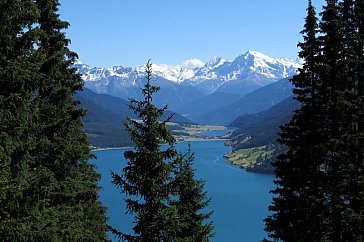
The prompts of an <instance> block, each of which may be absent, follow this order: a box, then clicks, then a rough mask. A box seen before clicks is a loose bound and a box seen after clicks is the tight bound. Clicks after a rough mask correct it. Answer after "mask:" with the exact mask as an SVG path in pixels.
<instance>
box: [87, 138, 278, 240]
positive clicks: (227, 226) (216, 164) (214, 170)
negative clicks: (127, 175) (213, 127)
mask: <svg viewBox="0 0 364 242" xmlns="http://www.w3.org/2000/svg"><path fill="white" fill-rule="evenodd" d="M190 143H191V146H192V150H193V151H195V162H194V163H195V169H196V170H197V171H196V175H197V177H198V178H203V179H205V180H206V185H205V189H206V191H207V192H208V195H209V196H210V197H211V198H212V201H211V204H210V206H209V209H210V210H213V211H214V214H213V216H212V220H213V221H214V226H215V233H216V234H215V237H214V239H212V241H219V242H225V241H226V242H235V241H236V242H240V241H241V242H245V241H246V242H255V241H260V240H261V239H262V238H264V237H265V235H266V233H265V232H264V230H263V228H264V222H263V219H264V218H265V217H266V215H267V214H268V209H267V208H268V205H269V203H270V202H271V199H272V195H271V194H269V190H271V189H272V188H273V176H271V175H262V174H255V173H249V172H246V171H244V170H242V169H240V168H237V167H234V166H231V165H230V164H228V163H226V162H225V161H224V158H223V155H224V154H225V153H228V152H229V151H230V150H231V148H230V147H228V146H225V145H224V143H223V141H194V142H190ZM187 144H188V143H187V142H182V143H179V144H177V148H178V149H179V150H186V149H187ZM124 150H125V149H120V150H106V151H94V154H96V156H97V157H98V159H97V160H96V161H94V162H95V164H96V165H97V167H98V171H99V172H100V173H101V174H102V179H101V181H100V185H101V186H102V187H103V191H102V192H101V194H100V196H101V198H100V199H101V201H102V202H103V204H104V205H105V206H107V207H108V208H109V210H108V216H109V217H110V220H109V224H110V225H112V226H113V227H115V228H117V229H119V230H121V231H123V232H130V231H131V227H132V217H131V216H130V215H125V203H124V201H123V195H121V194H120V190H118V189H116V188H115V186H114V185H113V184H112V183H111V175H110V171H114V172H119V173H121V170H122V167H124V166H125V164H126V161H125V159H124V156H123V152H124Z"/></svg>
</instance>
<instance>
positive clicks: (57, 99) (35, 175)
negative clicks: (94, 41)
mask: <svg viewBox="0 0 364 242" xmlns="http://www.w3.org/2000/svg"><path fill="white" fill-rule="evenodd" d="M58 5H59V3H58V1H57V0H0V9H1V11H0V20H1V26H0V118H1V121H0V182H1V186H0V202H1V206H0V241H103V240H104V239H105V238H106V230H107V227H106V216H105V208H104V207H103V206H102V205H101V204H100V202H99V201H98V190H99V187H98V185H97V181H98V179H99V175H98V174H97V173H96V171H95V167H94V166H93V165H90V164H89V163H88V162H87V160H88V159H89V158H90V157H91V154H90V147H89V143H88V141H87V139H86V135H85V133H84V131H83V129H82V122H81V117H82V116H83V115H84V113H85V111H84V110H81V109H79V108H78V107H77V105H78V102H76V101H75V100H74V99H73V95H74V93H75V92H76V91H80V90H81V88H82V86H83V82H82V80H81V78H80V75H79V74H76V70H75V69H74V68H72V67H71V66H72V64H73V63H74V62H75V59H76V58H77V55H76V54H75V53H73V52H72V51H70V50H69V49H68V44H69V40H68V39H66V37H65V34H64V33H63V32H62V31H63V30H64V29H65V28H67V26H68V23H67V22H63V21H61V20H60V19H59V15H58V13H57V11H58Z"/></svg>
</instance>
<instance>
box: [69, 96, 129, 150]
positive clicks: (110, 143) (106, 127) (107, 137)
mask: <svg viewBox="0 0 364 242" xmlns="http://www.w3.org/2000/svg"><path fill="white" fill-rule="evenodd" d="M76 98H77V99H78V100H80V101H81V106H82V107H83V108H85V109H87V115H86V116H85V117H84V118H83V123H84V129H85V132H86V134H87V137H88V139H89V141H90V143H91V144H92V145H93V146H95V147H121V146H130V145H131V144H132V142H131V140H130V136H129V134H128V133H127V132H126V130H125V129H124V126H123V123H124V122H125V116H123V115H120V114H117V113H114V112H112V111H110V110H108V109H106V108H104V107H102V106H100V105H98V104H97V103H96V102H94V101H93V100H91V99H87V98H85V97H84V96H80V95H77V96H76Z"/></svg>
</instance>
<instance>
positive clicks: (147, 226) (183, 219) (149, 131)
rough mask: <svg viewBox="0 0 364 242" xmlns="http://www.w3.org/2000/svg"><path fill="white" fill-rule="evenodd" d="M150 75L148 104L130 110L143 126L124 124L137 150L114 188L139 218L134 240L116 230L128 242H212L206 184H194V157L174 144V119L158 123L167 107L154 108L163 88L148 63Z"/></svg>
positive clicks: (134, 103)
mask: <svg viewBox="0 0 364 242" xmlns="http://www.w3.org/2000/svg"><path fill="white" fill-rule="evenodd" d="M146 74H147V83H146V84H145V86H144V88H143V89H142V93H143V95H144V100H141V101H137V100H134V99H131V105H130V108H131V109H132V110H134V113H135V114H136V116H137V118H138V120H132V119H128V121H127V123H126V124H125V125H126V128H127V130H128V131H129V133H130V135H131V138H132V140H133V141H134V143H135V148H134V150H128V151H126V152H125V153H124V156H125V158H126V159H127V160H128V163H127V166H126V167H125V168H123V172H122V174H121V175H118V174H117V173H114V172H113V173H112V176H113V183H114V184H115V185H116V186H117V187H119V188H121V190H122V192H123V193H125V195H126V196H127V197H128V198H127V199H126V200H125V201H126V204H127V205H126V208H127V212H128V213H130V214H133V215H134V216H135V217H134V224H135V225H134V227H133V230H134V234H132V235H130V234H125V233H123V232H121V231H118V230H117V229H116V228H111V230H112V232H113V233H114V234H115V236H116V237H118V238H119V239H120V240H124V241H156V242H157V241H158V242H159V241H207V240H208V238H209V237H211V231H212V226H211V224H206V225H205V224H203V222H204V220H205V219H207V218H209V216H210V213H207V214H203V213H199V211H200V209H202V208H204V207H205V206H207V205H208V202H209V200H204V197H205V193H204V192H203V191H202V189H203V183H202V181H199V180H197V181H196V180H194V178H193V175H194V173H193V170H192V168H191V166H192V160H193V156H191V155H188V154H185V155H182V154H180V153H178V152H177V151H176V149H175V147H174V144H175V142H176V141H175V138H174V137H173V135H172V134H171V132H170V131H169V130H168V128H167V127H166V123H167V122H168V121H169V120H170V118H171V117H169V118H167V119H166V120H165V121H163V122H161V121H159V120H160V118H161V117H162V115H163V113H164V111H165V110H166V108H167V106H165V107H163V108H161V109H160V108H157V107H155V106H154V105H153V103H152V98H153V94H154V93H155V92H157V91H158V90H159V87H156V86H153V85H151V83H150V82H151V78H152V64H151V63H150V62H149V61H148V63H147V64H146ZM163 143H164V144H165V145H166V146H167V147H162V144H163ZM186 184H188V187H185V189H182V186H183V185H186ZM191 192H195V194H193V195H192V194H191ZM176 198H178V199H177V200H176ZM188 198H190V199H191V200H186V199H188Z"/></svg>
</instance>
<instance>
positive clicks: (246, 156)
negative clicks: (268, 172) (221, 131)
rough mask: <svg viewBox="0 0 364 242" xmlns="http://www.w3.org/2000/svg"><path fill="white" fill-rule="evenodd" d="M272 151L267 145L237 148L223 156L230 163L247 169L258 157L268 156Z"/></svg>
mask: <svg viewBox="0 0 364 242" xmlns="http://www.w3.org/2000/svg"><path fill="white" fill-rule="evenodd" d="M272 153H273V150H272V149H270V148H268V147H267V146H260V147H254V148H248V149H241V150H237V151H234V152H232V153H230V154H226V155H225V157H226V158H227V161H228V162H230V163H231V164H233V165H237V166H241V167H244V168H245V169H247V168H251V167H252V166H254V165H255V164H256V163H257V162H258V159H259V158H260V157H270V156H271V155H272Z"/></svg>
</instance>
